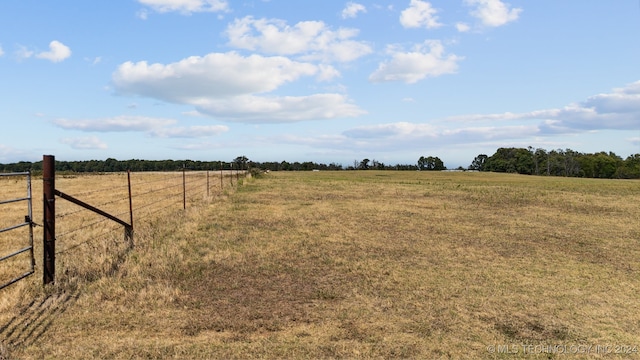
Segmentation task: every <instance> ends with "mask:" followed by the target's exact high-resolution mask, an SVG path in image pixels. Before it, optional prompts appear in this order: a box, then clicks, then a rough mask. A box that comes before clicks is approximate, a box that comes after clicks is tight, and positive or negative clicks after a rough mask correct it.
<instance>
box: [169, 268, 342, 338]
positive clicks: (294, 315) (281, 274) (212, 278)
mask: <svg viewBox="0 0 640 360" xmlns="http://www.w3.org/2000/svg"><path fill="white" fill-rule="evenodd" d="M287 260H289V259H277V258H276V259H270V260H267V261H265V260H264V259H259V258H258V257H249V258H247V259H246V260H245V261H244V262H243V263H241V264H236V265H234V266H228V265H225V264H216V263H208V264H204V265H203V268H202V269H199V270H197V271H196V273H197V276H195V275H196V273H190V272H187V273H185V274H183V275H184V277H183V276H181V277H180V278H178V279H176V280H177V281H178V283H177V284H176V285H177V286H179V287H180V288H182V289H183V294H184V296H183V297H182V298H181V299H180V301H178V306H183V307H185V308H188V309H189V310H190V311H191V313H192V314H191V316H190V321H189V323H188V324H187V325H186V326H185V328H184V329H183V330H184V332H185V334H186V335H189V336H193V335H197V334H198V333H199V332H201V331H204V330H213V331H219V332H223V331H231V332H236V333H240V334H252V333H261V332H274V331H279V330H282V329H283V328H285V327H289V326H292V324H304V323H307V324H308V323H312V322H316V321H317V320H318V314H316V313H314V308H315V305H314V304H315V303H316V302H318V301H337V300H339V299H341V298H344V296H345V295H344V292H345V288H344V287H343V286H340V285H339V284H336V282H335V281H332V279H335V277H336V275H337V274H330V271H329V270H328V269H326V268H325V270H323V268H322V267H315V266H313V264H310V263H306V264H305V267H304V268H299V267H297V265H298V264H289V263H287ZM344 283H348V281H344Z"/></svg>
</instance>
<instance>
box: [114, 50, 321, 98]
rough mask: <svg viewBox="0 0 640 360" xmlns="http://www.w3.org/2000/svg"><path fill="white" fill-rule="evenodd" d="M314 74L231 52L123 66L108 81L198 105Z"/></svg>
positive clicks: (297, 65)
mask: <svg viewBox="0 0 640 360" xmlns="http://www.w3.org/2000/svg"><path fill="white" fill-rule="evenodd" d="M319 70H320V69H319V68H318V67H317V66H315V65H313V64H309V63H301V62H295V61H291V60H289V59H287V58H285V57H263V56H260V55H251V56H248V57H244V56H241V55H239V54H237V53H235V52H230V53H212V54H209V55H206V56H204V57H200V56H192V57H189V58H186V59H183V60H181V61H179V62H176V63H172V64H167V65H163V64H158V63H156V64H148V63H147V62H146V61H141V62H138V63H132V62H126V63H124V64H122V65H120V66H119V67H118V69H117V70H116V72H115V73H114V74H113V77H112V80H113V83H114V85H115V87H116V89H117V91H119V92H120V93H124V94H135V95H141V96H147V97H152V98H156V99H160V100H164V101H168V102H174V103H191V104H198V103H200V102H202V101H206V100H207V99H210V98H225V97H231V96H237V95H242V94H247V93H264V92H269V91H272V90H275V89H277V88H278V87H279V86H281V85H283V84H285V83H288V82H292V81H294V80H297V79H299V78H300V77H302V76H312V75H316V74H317V73H318V72H319Z"/></svg>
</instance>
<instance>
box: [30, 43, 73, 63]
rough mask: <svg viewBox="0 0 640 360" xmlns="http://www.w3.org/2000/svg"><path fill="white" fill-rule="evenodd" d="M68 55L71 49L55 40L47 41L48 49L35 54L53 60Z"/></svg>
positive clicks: (61, 58) (62, 58) (64, 57)
mask: <svg viewBox="0 0 640 360" xmlns="http://www.w3.org/2000/svg"><path fill="white" fill-rule="evenodd" d="M69 56H71V49H69V47H68V46H66V45H65V44H63V43H61V42H59V41H57V40H53V41H52V42H51V43H49V51H43V52H41V53H38V54H37V55H36V57H37V58H39V59H46V60H50V61H53V62H60V61H62V60H64V59H66V58H68V57H69Z"/></svg>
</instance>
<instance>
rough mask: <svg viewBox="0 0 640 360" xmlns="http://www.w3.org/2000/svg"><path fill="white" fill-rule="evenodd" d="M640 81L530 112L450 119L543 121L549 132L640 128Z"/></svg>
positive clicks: (541, 123)
mask: <svg viewBox="0 0 640 360" xmlns="http://www.w3.org/2000/svg"><path fill="white" fill-rule="evenodd" d="M639 86H640V81H637V82H634V83H631V84H629V85H627V86H626V87H623V88H617V89H614V90H613V91H612V92H611V93H605V94H598V95H594V96H590V97H589V98H587V99H586V100H585V101H582V102H578V103H574V104H569V105H567V106H565V107H563V108H559V109H543V110H536V111H531V112H527V113H510V112H507V113H502V114H486V115H464V116H456V117H451V118H447V120H448V121H516V120H537V121H540V125H539V126H540V129H541V131H543V132H546V133H556V134H557V133H579V132H584V131H592V130H638V129H640V92H639V91H638V88H639Z"/></svg>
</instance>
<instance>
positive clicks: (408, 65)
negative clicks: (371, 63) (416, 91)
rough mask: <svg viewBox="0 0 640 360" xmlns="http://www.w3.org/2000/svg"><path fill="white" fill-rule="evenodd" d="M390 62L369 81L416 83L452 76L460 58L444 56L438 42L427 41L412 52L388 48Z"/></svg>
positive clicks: (440, 44) (379, 69) (379, 68)
mask: <svg viewBox="0 0 640 360" xmlns="http://www.w3.org/2000/svg"><path fill="white" fill-rule="evenodd" d="M388 52H389V53H390V54H391V60H390V61H388V62H385V63H382V64H380V65H379V66H378V69H377V70H376V71H374V72H373V73H372V74H371V75H370V76H369V80H370V81H372V82H386V81H402V82H405V83H407V84H413V83H416V82H418V81H420V80H422V79H425V78H427V77H436V76H440V75H444V74H453V73H455V72H456V71H457V70H458V61H460V60H462V58H461V57H459V56H456V55H453V54H452V55H445V52H444V46H443V45H442V43H441V42H440V41H439V40H427V41H425V42H424V43H423V44H418V45H416V46H415V47H414V49H413V51H410V52H404V51H400V50H398V49H395V48H393V47H391V48H389V50H388Z"/></svg>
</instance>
